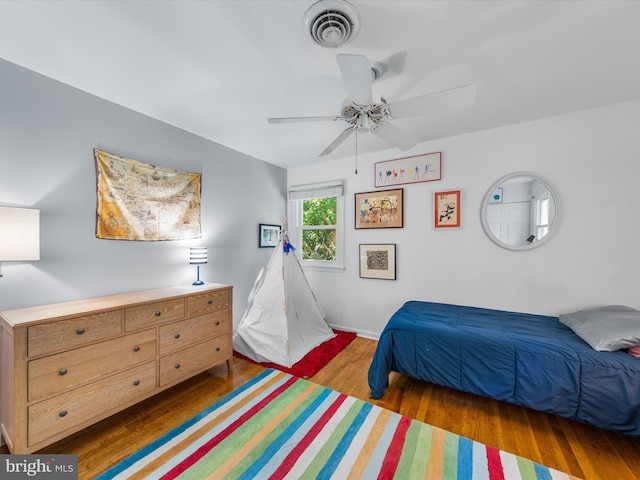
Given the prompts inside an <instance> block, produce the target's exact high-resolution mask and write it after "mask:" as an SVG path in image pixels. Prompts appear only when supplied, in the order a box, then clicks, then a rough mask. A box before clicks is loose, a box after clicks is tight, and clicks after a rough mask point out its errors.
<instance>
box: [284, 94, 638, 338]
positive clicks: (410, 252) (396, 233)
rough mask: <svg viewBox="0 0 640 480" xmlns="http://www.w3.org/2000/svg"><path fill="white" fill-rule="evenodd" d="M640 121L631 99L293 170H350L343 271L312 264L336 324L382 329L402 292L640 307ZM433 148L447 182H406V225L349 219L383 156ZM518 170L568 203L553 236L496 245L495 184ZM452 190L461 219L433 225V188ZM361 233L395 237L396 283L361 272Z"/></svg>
mask: <svg viewBox="0 0 640 480" xmlns="http://www.w3.org/2000/svg"><path fill="white" fill-rule="evenodd" d="M638 125H640V101H635V102H628V103H623V104H618V105H613V106H608V107H603V108H599V109H594V110H588V111H583V112H578V113H575V114H569V115H564V116H559V117H554V118H549V119H543V120H539V121H535V122H528V123H523V124H518V125H512V126H507V127H503V128H498V129H493V130H487V131H482V132H478V133H474V134H469V135H464V136H459V137H453V138H447V139H443V140H438V141H433V142H428V143H423V144H421V145H419V146H418V147H416V148H415V149H413V150H411V151H408V152H400V151H397V150H393V151H388V152H385V153H377V154H372V155H369V156H366V157H362V156H361V157H359V159H358V164H359V168H358V171H359V173H358V175H355V174H354V169H353V165H354V162H353V159H347V160H336V161H330V162H326V161H325V162H321V163H315V164H312V165H309V166H307V167H301V168H296V169H291V170H289V171H288V183H289V185H297V184H304V183H310V182H316V181H323V180H332V179H336V178H342V179H346V186H347V188H346V190H347V194H346V217H347V219H346V226H347V228H346V235H345V240H346V242H345V243H346V269H345V271H344V272H343V273H328V272H317V271H308V272H307V275H308V278H309V282H310V284H311V286H312V288H313V289H314V291H315V293H316V295H317V296H318V299H319V301H320V303H321V305H322V306H323V308H324V310H325V311H326V313H327V316H328V319H329V321H330V323H331V324H332V325H334V326H337V327H342V328H345V329H352V330H357V331H359V332H360V333H362V334H365V335H370V336H372V337H377V335H378V334H379V333H380V332H381V330H382V328H383V327H384V325H385V324H386V322H387V320H388V318H389V316H390V315H391V314H393V312H394V311H395V310H397V309H398V308H399V307H400V306H401V305H402V303H403V302H405V301H406V300H425V301H435V302H444V303H454V304H460V305H472V306H478V307H486V308H496V309H503V310H511V311H519V312H527V313H537V314H547V315H559V314H561V313H563V312H569V311H573V310H576V309H582V308H587V307H592V306H596V305H603V304H624V305H629V306H631V307H634V308H640V296H639V295H638V285H639V282H638V272H640V253H639V251H638V239H639V238H640V220H639V219H640V215H639V213H640V187H639V185H638V184H639V182H640V135H639V134H638ZM329 140H330V139H327V141H329ZM360 141H363V140H362V137H361V139H360ZM342 148H349V146H348V145H347V146H346V147H345V146H343V147H342ZM435 151H441V152H442V180H440V181H437V182H429V183H416V184H409V185H403V187H404V197H405V217H404V228H402V229H378V230H355V229H354V227H353V225H354V220H353V216H354V213H353V212H354V194H355V193H359V192H366V191H372V190H376V189H375V188H374V183H373V177H374V173H373V171H374V163H375V162H376V161H382V160H390V159H393V158H399V157H404V156H409V155H417V154H421V153H428V152H435ZM516 171H529V172H533V173H535V174H538V175H540V176H541V177H542V178H543V179H545V180H547V181H548V182H549V183H550V184H551V185H552V186H553V187H554V188H555V189H556V191H557V192H558V194H559V200H560V208H561V218H560V223H559V228H558V230H557V231H556V232H555V234H554V235H553V237H551V238H550V239H549V241H548V242H545V243H544V244H542V245H541V246H540V247H539V248H536V249H533V250H531V251H525V252H520V251H509V250H504V249H502V248H500V247H498V246H496V245H494V244H493V243H492V242H491V241H490V240H489V239H488V238H487V237H486V236H485V234H484V231H483V230H482V227H481V223H480V203H481V201H482V198H483V196H484V195H485V193H486V191H487V190H488V189H489V187H490V185H491V184H492V183H493V182H494V181H496V180H497V179H498V178H500V177H502V176H504V175H506V174H509V173H512V172H516ZM451 188H461V189H462V210H461V215H462V228H461V229H460V230H449V231H441V230H434V229H433V228H432V223H433V218H432V216H433V215H432V213H431V209H432V195H433V192H434V191H436V190H445V189H451ZM360 243H396V244H397V252H398V254H397V255H398V256H397V280H396V281H388V280H372V279H360V278H359V275H358V244H360Z"/></svg>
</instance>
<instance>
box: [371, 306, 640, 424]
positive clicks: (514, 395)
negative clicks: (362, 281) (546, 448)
mask: <svg viewBox="0 0 640 480" xmlns="http://www.w3.org/2000/svg"><path fill="white" fill-rule="evenodd" d="M563 321H564V319H563ZM567 323H568V322H567ZM573 327H574V326H572V328H573ZM572 328H570V327H569V326H567V325H565V324H564V323H562V322H561V321H559V318H558V317H551V316H543V315H532V314H524V313H514V312H507V311H501V310H490V309H484V308H476V307H465V306H458V305H449V304H442V303H431V302H420V301H409V302H407V303H405V304H404V305H403V306H402V307H401V308H400V309H399V310H398V311H397V312H396V313H395V314H394V315H393V316H392V317H391V319H390V320H389V322H388V324H387V325H386V327H385V328H384V330H383V332H382V334H381V336H380V340H379V342H378V346H377V348H376V351H375V354H374V356H373V360H372V362H371V366H370V368H369V386H370V388H371V398H374V399H378V398H382V397H383V396H384V394H385V391H386V389H387V387H388V379H389V373H390V372H392V371H393V372H398V373H401V374H404V375H408V376H410V377H413V378H416V379H421V380H425V381H428V382H431V383H435V384H438V385H444V386H447V387H451V388H455V389H457V390H461V391H465V392H470V393H474V394H477V395H483V396H486V397H491V398H494V399H497V400H501V401H505V402H509V403H512V404H516V405H521V406H524V407H529V408H532V409H535V410H540V411H542V412H547V413H552V414H555V415H560V416H562V417H566V418H569V419H573V420H577V421H579V422H583V423H587V424H590V425H594V426H596V427H599V428H603V429H606V430H611V431H615V432H618V433H621V434H625V435H631V436H640V358H635V357H634V356H632V355H630V354H628V353H627V351H626V350H623V349H619V350H616V351H598V350H596V349H594V348H593V347H592V346H590V345H589V344H588V343H586V342H585V341H584V340H583V339H582V338H581V337H580V336H578V335H577V334H576V333H574V330H573V329H572Z"/></svg>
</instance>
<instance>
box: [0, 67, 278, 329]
mask: <svg viewBox="0 0 640 480" xmlns="http://www.w3.org/2000/svg"><path fill="white" fill-rule="evenodd" d="M212 114H213V113H212ZM94 148H99V149H101V150H105V151H107V152H110V153H114V154H116V155H120V156H124V157H128V158H133V159H135V160H138V161H141V162H144V163H150V164H154V165H158V166H161V167H166V168H172V169H177V170H184V171H193V172H202V209H201V217H202V232H203V237H202V239H201V240H192V241H188V242H186V241H165V242H131V241H122V240H103V239H97V238H96V237H95V218H96V174H95V162H94V159H93V149H94ZM286 175H287V172H286V170H284V169H282V168H278V167H275V166H273V165H270V164H267V163H265V162H262V161H259V160H257V159H255V158H252V157H248V156H246V155H243V154H241V153H239V152H236V151H234V150H230V149H228V148H226V147H223V146H221V145H218V144H216V143H213V142H211V141H208V140H205V139H203V138H201V137H198V136H196V135H193V134H190V133H188V132H185V131H184V130H180V129H178V128H175V127H172V126H170V125H167V124H165V123H162V122H159V121H157V120H153V119H151V118H149V117H146V116H144V115H141V114H139V113H136V112H133V111H131V110H128V109H126V108H123V107H120V106H118V105H115V104H113V103H110V102H107V101H104V100H101V99H99V98H97V97H94V96H92V95H89V94H86V93H83V92H81V91H79V90H76V89H73V88H71V87H69V86H66V85H63V84H61V83H59V82H56V81H53V80H51V79H49V78H46V77H43V76H41V75H38V74H35V73H33V72H30V71H28V70H25V69H23V68H20V67H18V66H16V65H13V64H11V63H8V62H5V61H2V60H0V205H8V206H21V207H32V208H38V209H40V211H41V212H40V219H41V232H40V233H41V235H40V236H41V260H40V261H38V262H29V263H4V264H3V273H4V277H2V278H0V310H8V309H12V308H20V307H27V306H32V305H41V304H48V303H53V302H61V301H67V300H75V299H78V298H89V297H94V296H102V295H110V294H115V293H121V292H128V291H136V290H145V289H148V288H156V287H163V286H169V285H180V284H190V283H191V282H193V280H195V277H196V270H195V267H193V266H190V265H189V263H188V249H189V246H193V245H203V246H206V247H208V253H209V263H208V264H207V265H204V266H203V267H202V269H201V278H202V279H203V280H205V281H209V282H218V283H225V284H229V285H233V287H234V316H235V317H236V320H237V319H238V316H241V315H242V313H243V312H244V309H245V307H246V302H247V297H248V294H249V291H250V289H251V287H252V286H253V281H254V280H255V277H256V275H257V273H258V271H259V270H260V268H261V267H262V266H263V265H264V264H265V263H266V262H267V261H268V259H269V255H270V254H271V250H270V249H260V248H258V224H259V223H279V218H280V216H282V215H283V214H284V212H285V194H286ZM2 233H3V232H0V234H2Z"/></svg>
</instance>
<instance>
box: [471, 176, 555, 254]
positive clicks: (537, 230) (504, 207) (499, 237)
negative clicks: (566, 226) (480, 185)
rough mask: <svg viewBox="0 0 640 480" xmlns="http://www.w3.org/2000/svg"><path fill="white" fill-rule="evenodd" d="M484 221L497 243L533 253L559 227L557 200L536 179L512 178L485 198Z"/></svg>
mask: <svg viewBox="0 0 640 480" xmlns="http://www.w3.org/2000/svg"><path fill="white" fill-rule="evenodd" d="M481 217H482V226H483V228H484V230H485V232H486V234H487V236H488V237H489V238H490V239H491V240H492V241H493V242H494V243H496V244H497V245H500V246H501V247H504V248H509V249H512V250H524V249H529V248H532V247H535V246H537V245H538V244H540V242H542V241H543V240H545V239H546V238H547V236H548V235H549V234H550V233H551V231H552V229H553V227H554V226H555V224H556V222H557V217H558V205H557V196H556V195H554V193H553V192H552V190H551V188H550V187H549V185H548V184H547V183H546V182H544V181H543V180H542V179H540V178H538V177H536V176H534V175H531V174H526V173H518V174H512V175H508V176H506V177H503V178H502V179H500V180H499V181H498V182H496V183H495V184H494V185H492V186H491V188H490V189H489V191H488V192H487V194H486V195H485V199H484V202H483V207H482V211H481Z"/></svg>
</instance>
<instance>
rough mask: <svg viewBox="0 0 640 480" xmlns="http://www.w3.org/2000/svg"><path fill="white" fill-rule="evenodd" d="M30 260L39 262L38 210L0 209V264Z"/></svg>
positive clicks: (0, 272) (0, 270)
mask: <svg viewBox="0 0 640 480" xmlns="http://www.w3.org/2000/svg"><path fill="white" fill-rule="evenodd" d="M31 260H40V210H37V209H34V208H17V207H0V262H25V261H27V262H28V261H31ZM1 266H2V265H1V264H0V277H1V276H2V269H1Z"/></svg>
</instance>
